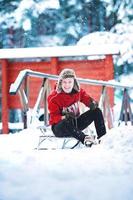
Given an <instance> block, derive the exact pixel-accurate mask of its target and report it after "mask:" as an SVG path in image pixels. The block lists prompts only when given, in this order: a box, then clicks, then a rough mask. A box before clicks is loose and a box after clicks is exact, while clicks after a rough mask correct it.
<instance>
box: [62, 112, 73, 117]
mask: <svg viewBox="0 0 133 200" xmlns="http://www.w3.org/2000/svg"><path fill="white" fill-rule="evenodd" d="M62 114H63V116H62V117H63V119H70V118H72V119H74V118H75V115H74V113H73V112H68V111H65V112H63V113H62Z"/></svg>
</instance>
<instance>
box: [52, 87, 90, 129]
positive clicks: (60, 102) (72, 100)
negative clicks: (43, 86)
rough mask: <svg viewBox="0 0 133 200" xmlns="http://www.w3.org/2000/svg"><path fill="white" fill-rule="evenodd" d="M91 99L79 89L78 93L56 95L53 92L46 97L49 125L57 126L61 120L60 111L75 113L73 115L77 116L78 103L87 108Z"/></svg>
mask: <svg viewBox="0 0 133 200" xmlns="http://www.w3.org/2000/svg"><path fill="white" fill-rule="evenodd" d="M91 100H92V98H91V97H90V96H89V95H88V94H87V93H86V92H85V91H84V90H83V89H80V91H79V92H75V93H65V92H60V93H57V92H56V90H54V91H53V92H52V93H51V94H50V95H49V96H48V109H49V112H50V120H49V123H50V125H53V124H57V123H58V122H59V121H61V120H62V111H63V110H64V109H66V108H70V109H69V110H71V111H73V112H75V115H79V107H77V106H78V102H82V103H84V104H85V105H86V106H87V107H89V105H90V102H91Z"/></svg>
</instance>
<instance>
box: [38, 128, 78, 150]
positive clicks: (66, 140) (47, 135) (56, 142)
mask: <svg viewBox="0 0 133 200" xmlns="http://www.w3.org/2000/svg"><path fill="white" fill-rule="evenodd" d="M38 129H39V130H40V131H41V135H40V136H39V141H38V145H37V147H36V148H35V149H36V150H48V149H74V148H79V147H81V146H82V144H81V142H80V141H78V140H76V139H75V138H71V137H62V138H59V137H55V136H54V134H53V133H52V132H51V131H49V132H48V131H47V129H46V128H45V127H44V126H42V127H41V126H40V127H38Z"/></svg>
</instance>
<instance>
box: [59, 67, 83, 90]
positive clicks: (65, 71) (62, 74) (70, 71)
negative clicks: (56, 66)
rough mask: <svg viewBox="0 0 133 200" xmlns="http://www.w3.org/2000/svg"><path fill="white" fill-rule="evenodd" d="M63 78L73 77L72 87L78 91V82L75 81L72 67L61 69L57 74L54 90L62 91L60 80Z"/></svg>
mask: <svg viewBox="0 0 133 200" xmlns="http://www.w3.org/2000/svg"><path fill="white" fill-rule="evenodd" d="M65 78H74V86H73V89H74V90H75V91H77V92H78V91H79V88H80V87H79V83H78V81H77V78H76V74H75V72H74V70H73V69H63V70H62V71H61V72H60V74H59V79H58V82H57V87H56V91H57V92H58V93H60V92H61V91H62V85H61V84H62V80H63V79H65Z"/></svg>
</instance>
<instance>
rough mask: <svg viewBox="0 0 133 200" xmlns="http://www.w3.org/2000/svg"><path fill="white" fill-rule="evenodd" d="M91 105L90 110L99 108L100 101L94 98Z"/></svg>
mask: <svg viewBox="0 0 133 200" xmlns="http://www.w3.org/2000/svg"><path fill="white" fill-rule="evenodd" d="M89 107H90V110H95V109H96V108H98V102H96V101H94V100H92V101H91V103H90V106H89Z"/></svg>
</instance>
